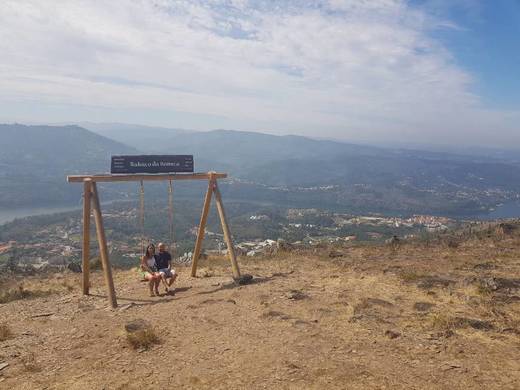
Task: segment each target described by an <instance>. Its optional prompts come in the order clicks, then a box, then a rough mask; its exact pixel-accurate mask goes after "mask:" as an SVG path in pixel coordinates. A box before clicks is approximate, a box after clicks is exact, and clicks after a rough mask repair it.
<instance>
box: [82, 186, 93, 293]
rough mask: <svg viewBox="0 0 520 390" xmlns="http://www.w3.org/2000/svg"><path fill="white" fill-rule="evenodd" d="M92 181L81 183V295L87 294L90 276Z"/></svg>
mask: <svg viewBox="0 0 520 390" xmlns="http://www.w3.org/2000/svg"><path fill="white" fill-rule="evenodd" d="M91 191H92V180H91V179H85V181H84V183H83V252H82V262H81V270H82V271H83V282H82V283H83V295H88V293H89V287H90V285H89V276H90V198H91V197H90V194H91Z"/></svg>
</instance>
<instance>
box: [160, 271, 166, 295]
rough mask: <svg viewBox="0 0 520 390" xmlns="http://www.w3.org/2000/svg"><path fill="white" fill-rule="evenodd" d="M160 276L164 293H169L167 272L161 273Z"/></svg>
mask: <svg viewBox="0 0 520 390" xmlns="http://www.w3.org/2000/svg"><path fill="white" fill-rule="evenodd" d="M159 275H161V280H162V282H163V285H164V291H166V292H168V281H167V275H166V270H163V271H159Z"/></svg>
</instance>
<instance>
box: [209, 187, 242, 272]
mask: <svg viewBox="0 0 520 390" xmlns="http://www.w3.org/2000/svg"><path fill="white" fill-rule="evenodd" d="M213 193H214V194H215V201H216V203H217V211H218V215H219V217H220V223H221V225H222V232H223V233H224V240H225V241H226V245H227V251H228V256H229V261H231V268H232V270H233V278H235V279H239V278H240V269H239V268H238V263H237V258H236V253H235V246H234V245H233V238H232V237H231V232H230V230H229V226H228V223H227V219H226V212H225V211H224V203H222V195H221V194H220V190H219V189H218V184H217V181H216V180H215V182H214V185H213Z"/></svg>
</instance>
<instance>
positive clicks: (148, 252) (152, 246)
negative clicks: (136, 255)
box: [145, 244, 155, 259]
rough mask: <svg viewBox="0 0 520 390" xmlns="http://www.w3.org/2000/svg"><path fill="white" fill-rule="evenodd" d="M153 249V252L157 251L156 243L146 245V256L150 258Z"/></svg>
mask: <svg viewBox="0 0 520 390" xmlns="http://www.w3.org/2000/svg"><path fill="white" fill-rule="evenodd" d="M151 250H153V252H154V253H155V245H154V244H149V245H148V246H147V247H146V254H145V256H146V257H147V258H148V259H149V258H151V257H152V256H153V255H154V253H151Z"/></svg>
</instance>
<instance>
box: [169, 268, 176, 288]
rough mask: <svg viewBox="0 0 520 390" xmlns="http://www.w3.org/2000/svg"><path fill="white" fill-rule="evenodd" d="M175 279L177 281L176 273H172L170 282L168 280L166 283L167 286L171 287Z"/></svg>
mask: <svg viewBox="0 0 520 390" xmlns="http://www.w3.org/2000/svg"><path fill="white" fill-rule="evenodd" d="M175 279H177V272H175V271H172V277H171V278H170V280H169V282H168V286H170V287H171V285H172V284H173V282H175Z"/></svg>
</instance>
